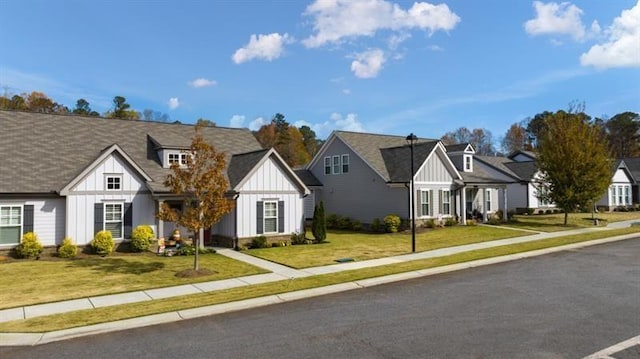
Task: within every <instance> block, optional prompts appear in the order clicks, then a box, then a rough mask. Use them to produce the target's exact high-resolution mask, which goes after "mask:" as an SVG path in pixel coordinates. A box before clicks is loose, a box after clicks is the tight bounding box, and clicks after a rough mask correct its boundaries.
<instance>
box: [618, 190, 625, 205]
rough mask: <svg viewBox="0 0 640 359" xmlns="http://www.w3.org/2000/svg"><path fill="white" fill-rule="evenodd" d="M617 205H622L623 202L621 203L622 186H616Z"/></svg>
mask: <svg viewBox="0 0 640 359" xmlns="http://www.w3.org/2000/svg"><path fill="white" fill-rule="evenodd" d="M618 204H619V205H621V204H624V202H622V186H618Z"/></svg>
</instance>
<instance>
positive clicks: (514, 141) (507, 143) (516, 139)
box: [502, 123, 530, 153]
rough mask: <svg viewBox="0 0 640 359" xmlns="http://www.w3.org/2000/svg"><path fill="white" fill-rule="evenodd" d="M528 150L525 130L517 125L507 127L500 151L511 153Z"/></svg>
mask: <svg viewBox="0 0 640 359" xmlns="http://www.w3.org/2000/svg"><path fill="white" fill-rule="evenodd" d="M527 149H530V147H529V144H528V141H527V130H526V129H525V128H524V127H523V126H522V125H521V124H519V123H514V124H513V125H511V127H509V129H508V130H507V133H506V134H505V135H504V138H503V139H502V151H503V152H505V153H512V152H515V151H521V150H527Z"/></svg>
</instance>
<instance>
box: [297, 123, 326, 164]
mask: <svg viewBox="0 0 640 359" xmlns="http://www.w3.org/2000/svg"><path fill="white" fill-rule="evenodd" d="M299 131H300V133H301V134H302V143H303V144H304V148H305V149H306V150H307V153H308V154H309V156H311V157H313V156H315V155H316V153H317V152H318V149H320V146H322V141H321V140H319V139H318V138H317V137H316V132H315V131H314V130H312V129H311V127H309V126H307V125H303V126H301V127H300V129H299Z"/></svg>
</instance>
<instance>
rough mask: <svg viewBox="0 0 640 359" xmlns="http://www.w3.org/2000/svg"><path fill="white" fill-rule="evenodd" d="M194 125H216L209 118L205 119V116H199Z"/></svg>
mask: <svg viewBox="0 0 640 359" xmlns="http://www.w3.org/2000/svg"><path fill="white" fill-rule="evenodd" d="M196 126H202V127H216V123H215V122H213V121H211V120H207V119H206V118H199V119H198V122H196Z"/></svg>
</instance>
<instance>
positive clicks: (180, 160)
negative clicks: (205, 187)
mask: <svg viewBox="0 0 640 359" xmlns="http://www.w3.org/2000/svg"><path fill="white" fill-rule="evenodd" d="M166 163H167V165H166V166H167V167H171V165H172V164H174V163H177V164H178V165H179V166H181V167H183V166H186V165H187V154H186V153H182V152H169V153H167V162H166Z"/></svg>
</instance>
